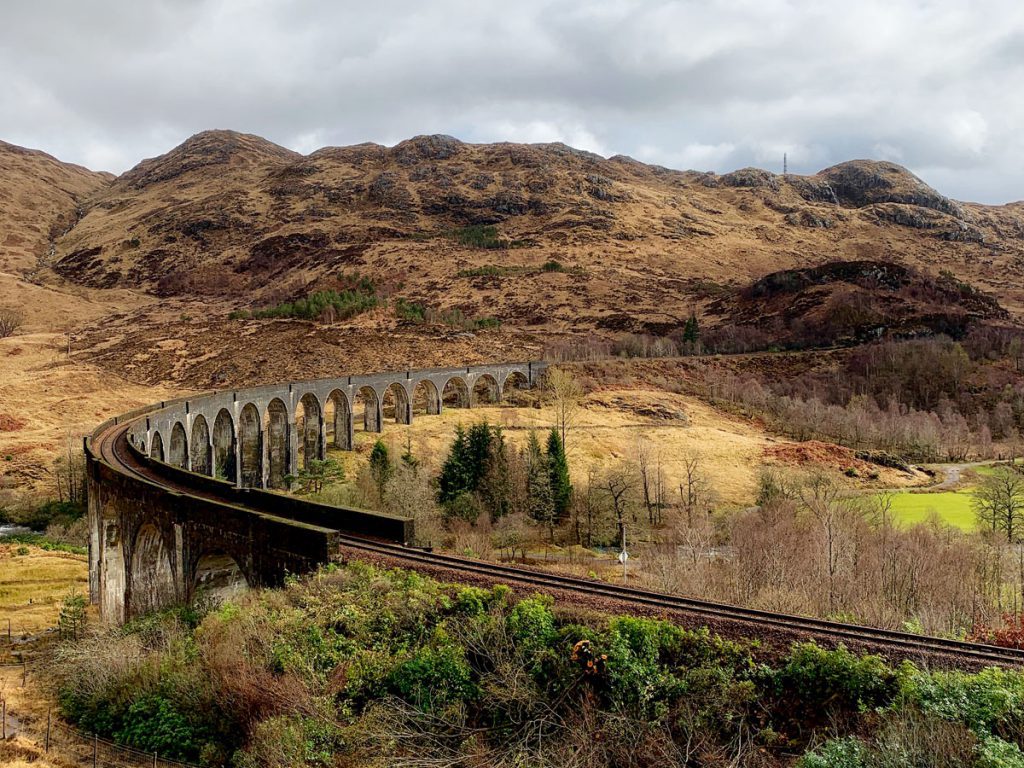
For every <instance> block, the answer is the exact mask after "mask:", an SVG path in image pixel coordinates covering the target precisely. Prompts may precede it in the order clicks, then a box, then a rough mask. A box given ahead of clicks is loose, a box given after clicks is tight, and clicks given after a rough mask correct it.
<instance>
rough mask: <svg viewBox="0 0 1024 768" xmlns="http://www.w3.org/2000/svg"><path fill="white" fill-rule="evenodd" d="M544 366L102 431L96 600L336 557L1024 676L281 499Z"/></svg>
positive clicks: (909, 638)
mask: <svg viewBox="0 0 1024 768" xmlns="http://www.w3.org/2000/svg"><path fill="white" fill-rule="evenodd" d="M545 367H546V366H545V364H544V363H539V362H533V363H508V364H501V365H485V366H475V367H468V368H447V369H430V370H415V371H402V372H395V373H381V374H371V375H367V376H344V377H339V378H332V379H319V380H315V381H304V382H292V383H288V384H280V385H274V386H264V387H255V388H250V389H242V390H236V391H230V392H214V393H209V394H203V395H197V396H194V397H190V398H183V399H180V400H175V401H167V402H163V403H158V404H155V405H153V406H149V407H147V408H142V409H139V410H137V411H133V412H131V413H128V414H125V415H123V416H119V417H117V418H114V419H111V420H110V421H107V422H105V423H104V424H101V425H100V426H99V427H97V429H96V430H95V431H94V432H93V434H92V435H90V436H89V437H87V438H86V440H85V452H86V459H87V464H88V498H89V527H90V543H89V587H90V596H91V599H92V600H93V602H94V603H97V604H98V606H99V611H100V615H101V617H102V618H103V619H104V620H105V621H109V622H122V621H124V620H126V619H128V618H131V617H132V616H136V615H139V614H141V613H145V612H146V611H149V610H152V609H155V608H160V607H164V606H168V605H171V604H174V603H176V602H181V601H187V600H191V599H193V598H195V597H196V596H197V595H200V594H202V593H207V594H212V595H214V596H226V595H230V594H231V593H233V592H235V591H238V590H241V589H245V588H246V587H247V586H272V585H276V584H280V583H281V582H282V581H283V579H284V577H285V576H286V575H287V574H289V573H305V572H308V571H311V570H313V569H315V568H316V567H317V566H318V565H321V564H323V563H326V562H328V561H330V560H331V559H332V558H339V557H360V558H365V559H370V560H374V561H377V562H382V563H386V564H389V565H401V566H403V567H408V568H416V569H419V570H424V571H427V572H430V573H433V574H435V575H438V576H440V577H442V578H448V579H459V580H463V581H470V582H474V583H482V584H486V583H504V584H508V585H510V586H512V587H513V588H516V589H518V590H521V591H524V592H537V591H539V592H546V593H549V594H556V595H558V596H559V597H561V598H564V599H568V600H573V601H576V602H580V603H583V604H585V605H590V606H594V607H600V608H611V609H620V610H621V609H626V610H632V611H636V612H641V613H645V614H648V615H658V616H666V617H670V618H673V619H677V620H681V621H683V622H684V623H691V624H698V625H708V626H710V627H712V628H713V629H715V630H716V631H720V632H723V633H724V634H727V635H748V636H749V635H756V636H759V637H764V638H766V639H768V640H769V641H770V642H773V641H779V642H790V641H792V640H796V639H807V638H815V639H818V640H821V641H824V642H826V643H837V642H843V643H846V644H847V645H850V646H853V647H856V648H860V649H865V650H872V651H878V652H883V653H886V654H888V655H890V656H896V657H900V658H914V659H924V660H927V661H929V662H939V663H943V664H958V665H967V666H980V665H985V664H1000V665H1012V666H1024V651H1019V650H1015V649H1006V648H996V647H992V646H986V645H981V644H977V643H967V642H962V641H958V640H951V639H945V638H934V637H925V636H920V635H913V634H909V633H904V632H897V631H891V630H881V629H874V628H870V627H862V626H857V625H851V624H842V623H837V622H831V621H825V620H820V619H809V618H805V617H798V616H791V615H787V614H780V613H773V612H769V611H760V610H755V609H748V608H740V607H737V606H730V605H724V604H720V603H713V602H709V601H703V600H694V599H690V598H685V597H679V596H675V595H665V594H660V593H656V592H650V591H646V590H640V589H634V588H631V587H627V586H624V585H614V584H607V583H602V582H598V581H593V580H588V579H579V578H572V577H566V576H558V575H554V574H549V573H543V572H540V571H536V570H531V569H528V568H523V567H513V566H508V565H499V564H494V563H485V562H481V561H475V560H471V559H467V558H462V557H456V556H452V555H445V554H441V553H436V552H429V551H424V550H423V549H420V548H417V547H414V546H410V544H411V543H412V542H413V541H414V539H415V531H414V530H413V522H412V520H410V519H407V518H400V517H394V516H390V515H386V514H382V513H379V512H370V511H366V510H359V509H351V508H339V507H334V506H329V505H325V504H320V503H316V502H312V501H307V500H304V499H299V498H296V497H294V496H289V495H286V494H283V493H280V492H277V491H278V489H282V488H283V487H284V484H285V477H286V476H287V475H294V474H296V473H297V472H298V470H299V469H300V468H301V467H303V466H305V465H308V463H309V462H310V461H312V460H313V459H317V458H323V457H324V456H325V455H326V450H327V446H328V445H334V446H336V447H338V448H341V449H345V450H351V449H352V445H353V434H354V431H355V429H356V427H357V425H358V426H359V427H360V428H361V429H363V430H365V431H368V432H380V431H381V430H382V429H383V427H384V424H385V422H386V420H388V419H393V420H394V421H395V422H397V423H400V424H410V423H412V420H413V419H414V418H416V417H419V416H426V415H436V414H440V413H441V412H442V410H443V409H444V408H448V407H459V408H471V407H472V406H473V405H476V404H478V403H484V402H487V403H498V402H503V401H507V400H514V399H515V397H516V392H517V390H521V389H528V388H532V387H534V386H536V385H537V384H538V383H539V381H540V380H541V377H542V375H543V371H544V369H545Z"/></svg>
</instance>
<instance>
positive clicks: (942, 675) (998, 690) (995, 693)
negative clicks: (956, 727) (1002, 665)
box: [903, 667, 1024, 738]
mask: <svg viewBox="0 0 1024 768" xmlns="http://www.w3.org/2000/svg"><path fill="white" fill-rule="evenodd" d="M903 695H904V697H905V698H906V699H907V700H908V701H909V702H911V703H914V704H916V705H917V706H919V707H921V709H922V710H924V711H925V712H929V713H932V714H935V715H938V716H939V717H941V718H943V719H945V720H951V721H954V722H959V723H963V724H964V725H966V726H967V727H968V728H971V729H972V730H974V731H975V732H977V733H979V734H987V733H995V734H998V735H1006V736H1011V737H1013V736H1016V737H1017V738H1020V736H1019V735H1020V734H1021V732H1022V730H1024V674H1021V673H1020V672H1017V671H1009V670H1005V669H997V668H995V667H991V668H989V669H985V670H982V671H981V672H978V673H977V674H968V673H966V672H956V671H951V672H932V673H930V674H926V673H924V672H917V673H916V674H912V675H910V676H908V679H907V680H906V682H905V683H904V686H903Z"/></svg>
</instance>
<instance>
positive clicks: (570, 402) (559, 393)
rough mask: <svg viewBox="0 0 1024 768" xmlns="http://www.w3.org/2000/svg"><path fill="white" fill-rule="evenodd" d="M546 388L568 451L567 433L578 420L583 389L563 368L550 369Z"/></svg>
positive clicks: (563, 442)
mask: <svg viewBox="0 0 1024 768" xmlns="http://www.w3.org/2000/svg"><path fill="white" fill-rule="evenodd" d="M545 386H546V389H547V391H548V392H549V393H550V394H551V397H552V399H553V400H554V404H555V426H556V427H557V428H558V431H559V432H560V433H561V436H562V445H563V446H566V450H568V447H567V446H568V441H567V440H566V439H565V438H566V433H567V432H568V431H569V427H571V426H572V424H573V422H574V421H575V419H576V414H577V413H578V412H579V409H580V400H582V398H583V389H582V388H581V387H580V385H579V382H578V381H576V379H574V378H573V376H572V374H571V373H569V372H568V371H566V370H565V369H563V368H549V369H548V371H547V376H546V382H545Z"/></svg>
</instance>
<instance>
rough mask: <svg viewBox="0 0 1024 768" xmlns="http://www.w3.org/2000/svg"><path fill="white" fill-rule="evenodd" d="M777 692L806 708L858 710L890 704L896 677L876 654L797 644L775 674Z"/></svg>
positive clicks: (895, 685)
mask: <svg viewBox="0 0 1024 768" xmlns="http://www.w3.org/2000/svg"><path fill="white" fill-rule="evenodd" d="M775 683H776V686H777V692H778V694H779V695H780V696H782V697H783V698H784V699H786V700H789V701H795V702H799V704H800V705H801V706H802V707H803V708H805V709H807V710H808V711H812V710H815V709H817V710H819V711H820V709H821V708H824V707H832V708H836V707H838V708H844V709H847V710H852V711H858V710H861V711H862V710H865V709H870V708H874V707H880V706H885V705H887V704H889V703H890V702H891V701H892V700H893V699H894V698H895V696H896V695H897V693H898V692H899V685H900V681H899V676H898V675H897V674H896V672H895V671H894V670H893V669H892V668H891V667H889V666H887V665H886V664H885V662H884V661H882V659H881V658H879V657H878V656H857V655H855V654H853V653H851V652H850V651H848V650H847V649H846V648H845V647H843V646H840V647H839V648H837V649H835V650H826V649H824V648H820V647H818V646H817V645H816V644H814V643H797V644H796V645H794V646H793V648H792V650H791V651H790V654H789V657H788V658H787V659H786V664H785V665H784V666H783V667H782V668H781V669H780V670H778V671H777V672H776V673H775Z"/></svg>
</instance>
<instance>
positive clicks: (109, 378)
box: [0, 333, 172, 488]
mask: <svg viewBox="0 0 1024 768" xmlns="http://www.w3.org/2000/svg"><path fill="white" fill-rule="evenodd" d="M65 343H66V342H65V341H64V338H63V337H62V336H61V335H60V334H55V333H33V334H29V335H25V336H15V337H12V338H9V339H2V340H0V403H3V415H4V416H8V417H10V418H11V419H12V422H11V423H12V424H15V423H21V426H20V427H19V428H16V429H4V430H0V475H3V474H6V475H8V476H9V477H11V478H13V479H14V480H16V481H17V482H18V483H19V484H20V485H22V486H25V487H37V488H38V487H40V486H44V485H47V484H49V483H51V482H52V481H51V479H50V477H49V476H48V474H47V471H46V470H47V468H48V467H49V466H50V463H51V462H52V461H53V458H54V457H55V456H56V455H57V454H58V453H59V452H60V451H61V450H62V449H63V447H64V446H65V444H66V441H67V440H68V439H69V438H70V439H74V440H76V441H78V440H80V439H81V437H82V436H83V435H85V434H87V433H88V432H91V431H92V429H93V428H95V426H96V425H97V424H99V423H100V422H102V421H103V420H105V419H107V418H110V417H111V416H114V415H116V414H118V413H123V412H124V411H127V410H130V409H131V408H135V407H137V406H140V405H144V404H146V403H150V402H153V401H154V400H160V399H161V398H165V397H169V396H170V395H171V394H172V392H171V391H170V390H167V389H164V388H160V387H145V386H141V385H137V384H131V383H129V382H126V381H124V380H123V379H120V378H118V377H117V376H115V375H113V374H111V373H109V372H107V371H104V370H102V369H101V368H99V367H97V366H94V365H89V364H86V363H81V362H78V361H77V360H75V359H74V358H71V359H68V358H67V352H66V347H65Z"/></svg>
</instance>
